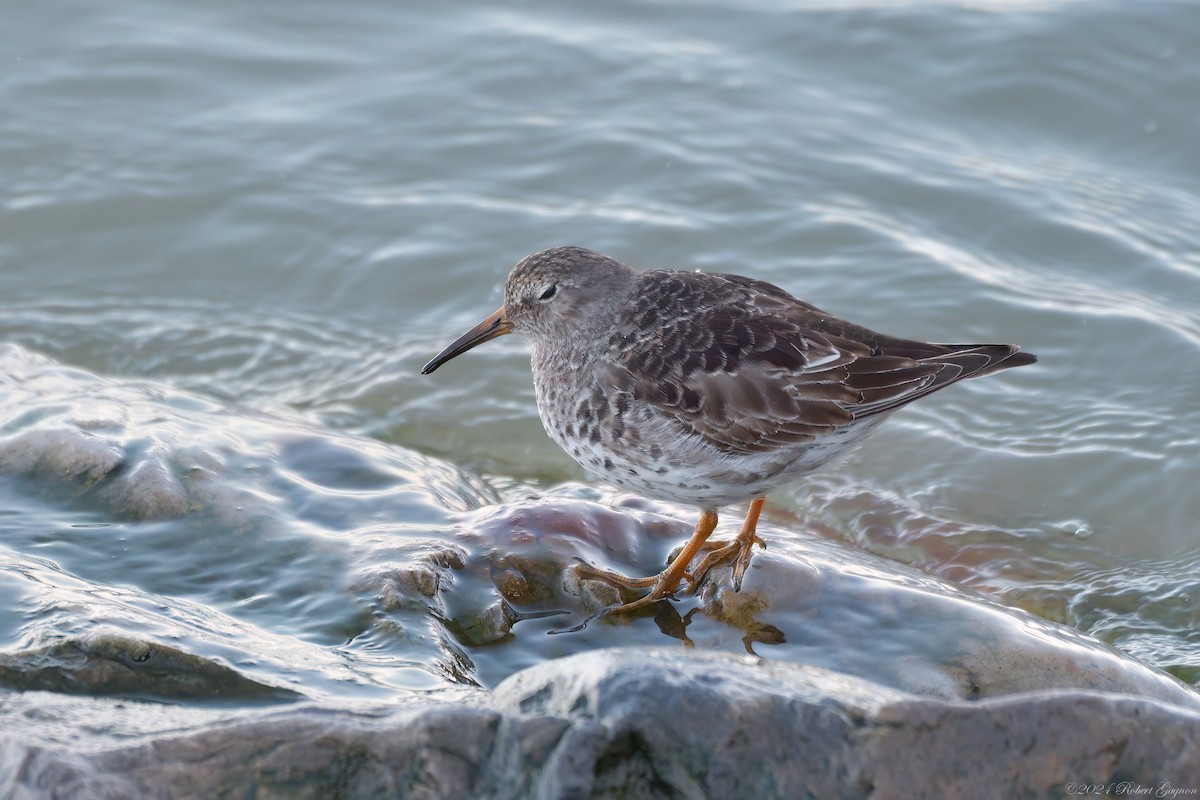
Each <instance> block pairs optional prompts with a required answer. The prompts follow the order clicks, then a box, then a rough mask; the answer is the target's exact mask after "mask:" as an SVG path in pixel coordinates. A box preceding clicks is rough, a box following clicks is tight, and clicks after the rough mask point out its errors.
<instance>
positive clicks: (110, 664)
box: [0, 634, 301, 701]
mask: <svg viewBox="0 0 1200 800" xmlns="http://www.w3.org/2000/svg"><path fill="white" fill-rule="evenodd" d="M0 686H3V687H4V688H6V689H14V690H19V691H49V692H61V693H64V694H84V695H118V696H122V697H135V698H155V699H164V700H275V701H290V700H298V699H300V697H301V695H299V694H297V693H296V692H293V691H290V690H288V689H284V688H281V687H276V686H268V685H265V684H262V683H259V682H257V681H254V680H251V679H249V678H247V677H245V676H243V675H241V674H240V673H238V672H237V671H236V670H233V669H230V668H229V667H226V666H224V665H222V664H218V663H216V662H214V661H210V660H208V659H205V658H201V657H199V656H195V655H192V654H190V653H187V652H184V651H182V650H178V649H176V648H173V647H168V646H166V645H163V644H159V643H157V642H151V641H142V640H139V639H134V638H132V637H128V636H121V635H115V634H107V635H105V634H97V635H92V636H89V637H87V638H84V639H79V640H71V641H63V642H58V643H56V644H53V645H50V646H48V647H44V648H40V649H36V650H26V651H18V652H7V653H0Z"/></svg>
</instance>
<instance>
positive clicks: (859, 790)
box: [0, 649, 1200, 800]
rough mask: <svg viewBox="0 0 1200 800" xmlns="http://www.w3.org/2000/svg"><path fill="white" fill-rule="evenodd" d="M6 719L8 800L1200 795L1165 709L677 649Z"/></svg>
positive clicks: (1189, 745)
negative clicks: (48, 728) (316, 694)
mask: <svg viewBox="0 0 1200 800" xmlns="http://www.w3.org/2000/svg"><path fill="white" fill-rule="evenodd" d="M44 713H45V712H43V714H44ZM50 713H53V712H50ZM124 713H125V715H126V716H127V717H128V718H131V719H132V718H134V717H135V715H136V714H138V713H139V712H138V710H137V709H136V708H133V707H127V708H126V709H125V712H124ZM181 716H183V717H185V718H186V713H185V714H183V715H181ZM9 719H10V720H14V723H15V724H14V725H13V726H10V727H9V728H8V730H7V731H6V733H5V734H4V735H3V739H0V792H2V793H3V796H5V797H8V798H33V797H43V796H47V795H48V794H51V793H52V794H53V796H54V797H57V798H89V800H96V799H103V798H125V797H132V796H137V797H143V798H192V797H195V798H208V797H255V798H275V797H298V798H308V797H311V798H377V797H405V798H523V797H531V798H545V799H547V800H548V799H549V798H660V797H662V798H710V797H730V798H732V797H756V798H764V800H769V799H770V798H796V797H822V798H838V797H873V798H880V799H882V798H901V797H904V798H911V797H918V798H919V797H930V798H934V797H951V796H969V797H973V798H990V797H996V798H1012V797H1048V796H1065V795H1066V794H1068V790H1067V788H1066V787H1067V786H1068V785H1069V784H1071V783H1078V784H1108V783H1110V782H1116V781H1125V782H1127V784H1126V785H1127V786H1130V787H1132V786H1143V787H1154V788H1155V789H1157V788H1158V787H1160V786H1161V785H1163V784H1164V783H1166V784H1169V785H1171V786H1175V787H1182V788H1187V787H1200V714H1197V713H1195V712H1193V711H1189V710H1186V709H1181V708H1178V707H1175V706H1171V705H1169V704H1165V703H1160V702H1156V701H1152V700H1147V699H1144V698H1135V697H1130V696H1125V695H1111V694H1101V693H1089V692H1057V693H1029V694H1017V695H1010V696H1008V697H1004V698H997V699H988V700H981V701H978V702H973V703H972V702H963V701H948V700H942V699H936V698H928V697H917V696H914V695H910V694H906V693H904V692H900V691H898V690H895V689H889V688H886V687H882V686H879V685H878V684H874V683H871V682H869V681H865V680H861V679H857V678H852V677H849V676H846V675H840V674H837V673H834V672H830V671H828V670H823V669H819V668H814V667H808V666H804V665H796V664H781V663H772V662H762V661H758V660H756V659H753V658H751V657H747V656H734V655H728V654H716V653H686V652H680V651H678V650H672V651H662V650H645V649H624V650H622V649H616V650H604V651H598V652H593V653H588V654H583V655H578V656H574V657H571V658H566V659H560V660H557V661H552V662H547V663H544V664H541V665H539V666H537V667H533V668H530V669H528V670H525V671H523V672H520V673H518V674H516V675H514V676H513V677H512V678H510V679H509V680H507V681H505V682H504V683H503V684H502V685H501V686H499V687H498V688H497V689H496V690H495V692H494V693H491V694H488V693H484V692H476V693H473V694H470V695H468V696H464V697H463V698H462V701H461V702H458V703H455V704H449V703H434V702H430V701H427V700H426V701H413V702H412V703H410V704H406V705H405V706H403V707H401V708H399V709H394V708H393V709H391V710H384V709H379V708H375V709H372V710H363V711H360V712H358V713H355V712H352V711H348V710H328V709H322V708H312V707H309V708H302V709H296V710H291V711H286V712H259V713H257V714H250V713H245V712H242V713H241V714H240V716H239V718H237V719H233V720H230V719H226V720H223V722H222V724H220V725H219V726H215V727H214V726H213V725H212V720H211V719H204V720H195V721H194V722H193V724H195V725H197V726H200V727H203V726H207V728H206V729H201V730H198V731H193V732H186V733H181V732H173V733H169V734H167V735H163V734H162V731H157V732H156V733H154V734H151V735H148V736H145V737H141V738H142V740H141V741H138V740H137V739H138V737H131V736H130V733H129V732H128V731H126V732H125V734H124V736H123V738H124V739H125V741H120V740H118V741H113V742H111V743H110V744H109V746H106V747H103V748H92V750H93V752H90V753H81V752H80V750H79V748H78V747H75V746H72V745H71V743H69V742H68V743H62V742H49V743H47V742H44V741H39V740H38V739H36V738H34V737H30V736H23V735H22V733H23V731H22V728H23V727H25V728H28V727H31V726H34V725H35V722H34V721H30V720H28V719H27V718H26V717H22V715H19V714H11V713H10V714H9ZM159 724H161V723H159ZM131 738H132V739H133V741H129V739H131ZM1114 785H1115V784H1114Z"/></svg>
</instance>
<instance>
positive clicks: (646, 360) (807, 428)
mask: <svg viewBox="0 0 1200 800" xmlns="http://www.w3.org/2000/svg"><path fill="white" fill-rule="evenodd" d="M639 288H640V289H642V291H640V292H639V294H638V295H637V297H636V299H635V301H634V302H633V303H631V304H630V305H629V306H627V307H626V309H625V310H624V311H623V312H622V313H621V315H620V318H619V319H618V320H617V325H616V327H615V329H616V330H617V331H619V332H623V333H624V334H625V336H622V334H621V333H618V334H615V335H614V336H613V338H612V339H611V340H610V342H609V349H608V353H607V356H606V358H605V359H604V361H603V363H602V365H601V369H604V370H608V371H610V373H611V374H610V375H609V376H608V377H609V380H610V381H611V382H612V383H611V384H610V385H615V386H625V387H631V388H630V393H631V394H632V396H633V399H634V400H635V401H640V402H642V403H646V404H648V405H650V406H651V407H653V409H654V410H655V411H657V412H659V413H664V412H665V413H666V414H667V415H668V416H670V417H672V418H674V419H675V420H677V421H678V423H679V424H680V426H681V429H682V430H681V432H682V433H685V434H686V433H692V434H694V435H696V436H699V437H701V438H702V439H703V440H704V441H706V442H707V443H709V444H710V445H712V446H713V447H715V448H717V449H719V450H722V451H725V452H728V453H730V454H747V453H761V452H766V451H770V450H774V449H777V448H779V447H781V446H786V445H788V444H792V443H800V442H804V441H809V440H812V439H813V438H815V437H817V436H820V435H824V434H831V433H834V432H836V431H838V430H839V429H841V428H844V427H845V426H848V425H849V424H850V423H852V422H853V421H855V420H856V419H861V418H863V417H866V416H871V415H874V414H878V413H882V412H886V411H890V410H893V409H895V408H898V407H899V406H902V405H904V404H906V403H908V402H911V401H912V400H915V399H917V398H918V397H921V396H923V395H925V394H928V393H929V392H931V391H935V390H936V389H938V388H941V387H942V386H945V385H947V384H949V383H950V382H953V381H954V380H958V379H959V378H961V377H966V376H967V375H968V373H969V374H974V373H975V372H978V371H980V370H983V369H986V368H987V367H988V366H989V365H991V364H992V363H993V362H994V361H995V359H996V358H997V357H998V356H999V353H996V354H989V353H985V354H976V353H972V352H970V351H968V350H963V351H961V352H959V353H954V352H947V350H946V349H944V346H942V345H934V344H925V343H921V342H910V341H908V340H903V339H892V338H890V337H884V336H882V335H880V334H875V333H873V332H872V331H869V330H867V329H865V328H861V327H858V326H855V325H852V324H850V323H846V322H844V321H842V320H839V319H837V318H835V317H831V316H829V315H827V314H825V313H824V312H822V311H820V309H817V308H815V307H814V306H811V305H808V304H807V303H803V302H802V301H799V300H796V299H795V298H793V297H792V296H791V295H789V294H787V293H786V292H784V291H783V290H782V289H778V288H777V287H774V286H771V285H770V284H766V283H762V282H761V281H753V280H751V279H747V278H740V277H738V276H721V275H705V274H699V273H686V272H670V273H664V272H658V273H657V274H656V275H655V279H654V280H647V281H643V282H642V285H641V286H640V287H639ZM967 347H974V346H967ZM980 347H990V346H987V345H984V346H980ZM995 347H1001V348H1009V346H1008V345H997V346H995ZM1014 349H1015V348H1010V349H1008V350H1007V351H1006V353H1007V355H1011V354H1012V352H1013V350H1014ZM963 359H965V360H966V361H965V363H960V362H962V360H963Z"/></svg>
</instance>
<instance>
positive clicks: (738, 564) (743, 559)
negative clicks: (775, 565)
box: [688, 497, 767, 594]
mask: <svg viewBox="0 0 1200 800" xmlns="http://www.w3.org/2000/svg"><path fill="white" fill-rule="evenodd" d="M764 500H766V498H765V497H756V498H754V500H753V501H751V503H750V508H748V509H747V510H746V519H745V521H744V522H742V529H741V530H740V531H739V532H738V535H737V538H736V539H734V540H733V541H732V542H711V543H709V545H708V546H707V547H705V548H704V549H706V550H709V551H710V552H709V553H708V555H706V556H705V557H704V558H703V559H701V561H700V563H699V564H697V565H696V569H694V570H693V571H692V574H691V575H690V576H689V581H690V583H689V585H688V591H689V592H690V593H692V594H695V593H696V590H697V589H699V588H700V583H701V582H702V581H703V580H704V578H705V576H706V575H708V572H709V570H711V569H712V568H713V567H715V566H717V565H718V564H724V563H725V562H727V561H729V560H730V559H734V562H733V590H734V591H735V592H740V591H741V590H742V578H743V577H744V576H745V574H746V570H747V569H749V567H750V556H751V554H752V552H753V550H754V545H758V546H759V547H766V546H767V543H766V542H764V541H763V540H762V538H761V537H760V536H759V535H758V534H757V533H756V532H755V529H756V528H757V527H758V515H759V513H761V512H762V507H763V501H764Z"/></svg>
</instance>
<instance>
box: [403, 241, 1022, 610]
mask: <svg viewBox="0 0 1200 800" xmlns="http://www.w3.org/2000/svg"><path fill="white" fill-rule="evenodd" d="M514 331H516V332H518V333H523V334H525V335H526V336H528V337H529V340H530V349H531V353H532V361H533V383H534V387H535V389H536V392H537V405H538V412H539V413H540V414H541V417H542V423H543V424H544V425H545V427H546V431H547V433H549V434H550V437H551V438H552V439H554V441H556V442H557V443H558V444H559V446H561V447H562V448H563V449H564V450H566V451H567V452H568V453H570V454H571V456H572V457H573V458H574V459H575V460H576V461H578V462H579V463H580V465H582V466H583V467H584V469H586V470H587V471H588V472H590V473H592V474H593V475H596V476H597V477H599V478H601V479H603V480H606V481H608V482H610V483H613V484H616V485H617V486H619V487H621V488H623V489H628V490H630V491H632V492H635V493H637V494H640V495H643V496H646V497H651V498H656V499H661V500H670V501H676V502H680V503H688V504H691V505H694V506H698V507H699V508H700V509H701V513H700V520H699V522H698V523H697V525H696V530H695V533H694V534H693V535H692V537H691V539H689V540H688V542H687V543H686V544H685V545H684V546H683V548H682V549H681V550H680V551H678V554H677V555H676V556H675V557H674V558H673V559H671V561H670V563H669V564H668V565H667V567H666V569H664V570H663V571H662V572H660V573H659V574H658V575H654V576H651V577H648V578H629V577H626V576H624V575H621V574H619V573H616V572H612V571H609V570H601V569H598V568H595V567H585V571H586V573H587V574H589V575H590V576H592V577H598V578H602V579H604V580H607V581H610V582H612V583H614V584H616V585H617V586H619V587H622V588H625V589H629V590H647V589H648V590H649V591H648V592H646V593H645V594H644V595H643V596H642V597H640V598H639V599H636V600H632V601H630V602H626V603H623V604H620V605H614V606H612V607H609V608H607V609H604V610H603V611H602V612H601V613H603V614H613V613H623V612H627V611H632V610H634V609H638V608H642V607H645V606H647V605H650V604H652V603H656V602H658V601H659V600H662V599H664V598H667V597H672V596H673V595H674V593H675V592H676V591H677V590H678V589H679V585H680V583H681V582H682V581H683V580H684V579H687V580H688V582H689V586H688V588H689V589H690V590H691V591H695V589H696V588H697V586H698V585H699V582H700V581H701V580H702V579H703V577H704V576H705V575H706V574H707V573H708V571H709V570H710V569H711V568H712V567H714V566H716V565H718V564H722V563H727V562H729V561H732V562H733V565H734V566H733V585H734V588H735V590H736V589H740V587H741V581H742V577H743V575H744V574H745V572H746V569H747V567H748V566H749V563H750V556H751V552H752V549H753V547H754V545H755V544H758V545H760V546H765V545H764V544H763V541H762V540H761V539H760V538H759V537H758V535H757V534H756V533H755V528H756V526H757V523H758V515H759V512H760V510H761V509H762V504H763V499H764V495H766V493H767V492H769V491H771V490H772V489H775V488H777V487H779V486H783V485H785V484H788V483H791V482H793V481H795V480H796V479H797V478H799V477H800V476H802V475H804V474H806V473H808V472H811V471H812V470H814V469H817V468H818V467H821V466H823V465H825V464H827V463H829V462H830V461H833V460H834V459H836V458H838V457H839V456H841V455H843V454H845V453H847V452H848V451H849V450H851V449H852V448H853V447H854V446H855V445H856V444H857V443H858V442H859V441H860V440H861V439H862V438H863V437H864V436H865V435H866V434H867V433H869V432H870V431H871V429H873V428H874V427H875V426H876V425H878V424H879V423H880V422H882V421H883V420H884V419H885V418H886V417H887V416H888V415H889V414H891V413H892V412H893V411H895V410H897V409H898V408H900V407H901V406H905V405H907V404H908V403H911V402H912V401H913V400H916V399H918V398H920V397H924V396H925V395H927V394H931V393H932V392H936V391H937V390H938V389H943V388H945V387H947V386H949V385H950V384H952V383H955V382H957V381H960V380H963V379H965V378H976V377H979V376H982V375H988V374H990V373H993V372H996V371H998V370H1002V369H1008V368H1009V367H1019V366H1023V365H1025V364H1032V363H1034V362H1035V361H1036V360H1037V359H1036V358H1035V357H1034V356H1033V355H1032V354H1030V353H1025V352H1022V351H1021V349H1020V348H1019V347H1017V346H1016V345H1011V344H931V343H928V342H920V341H914V340H911V339H900V338H896V337H893V336H887V335H884V334H881V333H875V332H874V331H871V330H868V329H866V328H864V327H861V326H859V325H855V324H854V323H852V322H846V321H845V320H841V319H838V318H837V317H834V316H832V315H831V314H828V313H826V312H824V311H822V310H820V309H819V308H816V307H815V306H812V305H810V304H808V303H806V302H804V301H803V300H798V299H797V298H795V297H793V296H792V295H790V294H788V293H787V292H785V291H784V290H783V289H780V288H779V287H777V286H773V285H771V284H769V283H765V282H764V281H760V280H755V279H753V278H744V277H742V276H740V275H720V274H706V273H699V272H681V271H675V270H650V271H646V272H636V271H634V270H632V269H630V268H629V267H627V266H626V265H625V264H622V263H621V262H620V261H617V260H616V259H613V258H610V257H608V256H606V255H603V254H601V253H597V252H595V251H593V250H586V249H584V248H581V247H555V248H552V249H549V250H543V251H542V252H540V253H535V254H533V255H531V256H529V257H527V258H525V259H523V260H522V261H521V262H520V263H519V264H517V265H516V267H514V268H513V271H512V272H511V273H510V274H509V276H508V280H507V282H506V283H505V287H504V305H503V306H502V307H501V308H500V309H499V310H498V311H496V313H494V314H492V315H491V316H489V317H488V318H487V319H485V320H483V322H481V323H479V324H478V325H476V326H475V327H474V328H472V329H471V330H469V331H467V332H466V333H464V334H463V335H462V336H460V337H459V338H458V339H456V340H455V341H454V342H453V343H452V344H451V345H450V346H449V347H447V348H446V349H445V350H443V351H442V352H441V353H438V355H437V356H435V357H434V358H433V360H432V361H430V362H429V363H428V364H426V365H425V367H424V369H422V370H421V372H422V374H428V373H430V372H433V371H434V370H435V369H437V368H438V367H439V366H441V365H442V364H444V363H445V362H447V361H449V360H450V359H452V358H454V357H455V356H458V355H461V354H462V353H465V352H466V351H467V350H470V349H471V348H472V347H475V346H476V345H479V344H482V343H483V342H486V341H488V340H489V339H494V338H496V337H497V336H502V335H504V334H506V333H512V332H514ZM743 500H750V507H749V510H748V512H747V514H746V519H745V522H744V523H743V524H742V528H741V532H740V533H739V534H738V535H737V537H736V538H735V539H734V540H732V541H730V542H708V541H707V540H708V537H709V536H710V535H711V534H712V532H713V529H714V528H715V527H716V525H717V509H718V508H720V507H721V506H724V505H728V504H730V503H736V502H740V501H743ZM702 551H707V553H706V555H705V556H704V557H703V558H702V559H701V561H700V562H699V563H698V565H697V566H696V567H695V568H693V569H691V570H689V566H690V565H691V562H692V560H693V559H694V558H695V557H696V556H697V555H698V554H699V553H701V552H702Z"/></svg>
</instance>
